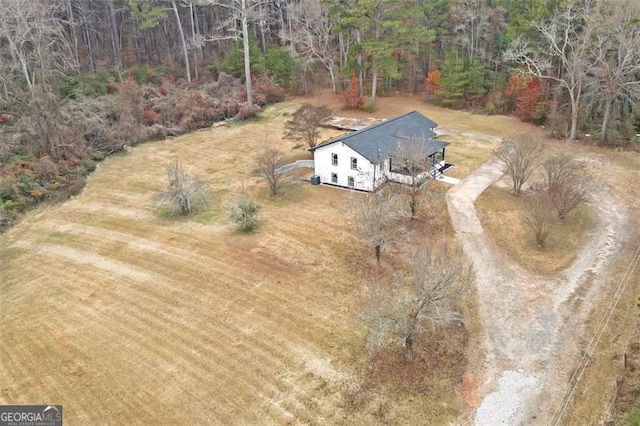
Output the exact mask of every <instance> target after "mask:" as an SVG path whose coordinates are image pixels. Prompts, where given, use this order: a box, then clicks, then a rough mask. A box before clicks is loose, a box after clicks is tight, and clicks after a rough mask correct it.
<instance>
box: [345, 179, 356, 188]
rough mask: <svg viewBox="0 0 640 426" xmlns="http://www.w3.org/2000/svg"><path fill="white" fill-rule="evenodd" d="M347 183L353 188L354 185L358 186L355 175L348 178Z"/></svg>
mask: <svg viewBox="0 0 640 426" xmlns="http://www.w3.org/2000/svg"><path fill="white" fill-rule="evenodd" d="M347 185H349V186H350V187H351V188H353V187H354V186H356V181H355V179H354V178H353V176H349V177H348V178H347Z"/></svg>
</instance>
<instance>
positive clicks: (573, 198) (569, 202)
mask: <svg viewBox="0 0 640 426" xmlns="http://www.w3.org/2000/svg"><path fill="white" fill-rule="evenodd" d="M549 194H550V195H551V200H552V201H553V205H554V207H555V209H556V211H557V212H558V218H559V219H561V220H562V219H564V218H565V217H567V215H568V214H569V213H570V212H571V211H573V210H574V209H575V208H576V207H578V206H579V205H581V204H582V203H584V202H585V200H586V197H587V195H586V194H587V191H586V184H585V181H584V179H582V178H581V177H580V176H575V178H574V179H572V180H567V181H564V182H562V184H561V185H559V186H558V188H557V189H556V190H555V191H553V192H550V193H549Z"/></svg>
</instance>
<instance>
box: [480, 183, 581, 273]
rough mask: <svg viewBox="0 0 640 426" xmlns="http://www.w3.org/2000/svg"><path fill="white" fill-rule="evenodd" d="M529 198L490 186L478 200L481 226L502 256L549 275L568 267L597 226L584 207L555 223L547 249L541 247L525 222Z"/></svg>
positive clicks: (506, 189) (507, 189)
mask: <svg viewBox="0 0 640 426" xmlns="http://www.w3.org/2000/svg"><path fill="white" fill-rule="evenodd" d="M528 198H529V197H528V195H527V194H523V195H521V196H520V197H514V196H513V195H512V194H511V192H510V188H497V187H495V186H493V187H490V188H489V189H487V190H486V191H484V192H483V193H482V195H480V197H478V200H477V201H476V209H477V211H478V216H479V218H480V220H481V221H482V226H483V227H484V228H485V230H486V231H487V232H488V233H489V234H490V235H491V236H492V238H493V240H494V241H495V242H496V243H497V245H498V247H500V249H501V250H502V252H503V253H506V254H507V255H508V256H511V257H512V258H513V259H514V260H515V261H516V262H518V263H519V264H521V265H523V266H524V267H525V268H527V269H528V270H530V271H532V272H535V273H537V274H543V275H549V274H552V273H555V272H558V271H561V270H563V269H565V268H567V267H568V266H569V265H571V263H572V262H573V260H574V258H575V255H576V253H577V252H578V250H579V249H580V247H581V246H582V245H583V244H584V243H585V242H586V240H587V237H588V231H589V230H590V229H591V228H592V227H593V225H594V222H593V218H592V217H591V212H590V209H589V208H588V207H587V206H586V205H581V206H579V207H578V208H577V209H576V210H575V211H572V212H571V213H570V214H569V215H568V216H567V217H566V218H565V219H564V220H562V221H559V222H556V223H554V224H553V225H552V227H551V231H550V234H549V238H548V239H547V242H546V244H545V246H544V247H543V248H539V247H538V246H537V244H536V241H535V237H534V233H533V231H532V230H531V228H530V227H529V226H528V225H527V224H526V222H525V216H526V214H527V208H528V202H529V201H528Z"/></svg>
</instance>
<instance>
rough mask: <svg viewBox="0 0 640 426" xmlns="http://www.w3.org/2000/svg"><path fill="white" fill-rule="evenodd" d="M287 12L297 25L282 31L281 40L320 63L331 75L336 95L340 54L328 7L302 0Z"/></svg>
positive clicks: (290, 4) (288, 7) (312, 1)
mask: <svg viewBox="0 0 640 426" xmlns="http://www.w3.org/2000/svg"><path fill="white" fill-rule="evenodd" d="M287 11H288V12H289V14H290V19H291V21H293V23H294V24H295V25H292V26H290V27H289V31H285V29H284V28H283V29H282V30H281V31H282V38H283V39H284V40H287V41H289V42H290V43H291V45H292V46H293V47H295V49H296V50H297V51H298V52H300V54H301V55H302V56H304V57H305V58H307V60H308V61H309V62H312V63H313V62H316V61H318V62H320V63H321V64H322V65H323V66H324V67H325V68H326V69H327V71H328V72H329V77H330V78H331V88H332V90H333V93H337V91H338V87H337V84H336V80H337V72H338V68H339V67H338V64H337V61H338V52H337V51H336V48H335V35H334V34H333V31H334V26H335V22H334V19H333V18H332V17H331V13H330V11H329V6H328V5H326V4H323V3H321V2H317V1H315V0H302V1H300V2H293V3H289V4H288V6H287ZM292 28H293V29H292Z"/></svg>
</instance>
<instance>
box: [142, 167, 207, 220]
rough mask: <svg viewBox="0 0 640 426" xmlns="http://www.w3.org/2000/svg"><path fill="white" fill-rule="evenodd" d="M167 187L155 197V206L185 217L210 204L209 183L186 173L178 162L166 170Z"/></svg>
mask: <svg viewBox="0 0 640 426" xmlns="http://www.w3.org/2000/svg"><path fill="white" fill-rule="evenodd" d="M167 175H168V178H169V187H168V188H167V189H166V190H164V191H160V192H158V193H157V194H156V196H155V199H154V201H155V203H156V205H157V206H159V207H161V208H164V209H166V210H167V211H168V212H169V213H170V214H180V215H182V216H186V215H188V214H190V213H192V212H193V211H195V210H197V209H200V208H203V207H205V206H207V205H208V204H209V203H210V202H211V191H210V189H209V183H208V182H207V181H204V180H200V179H198V178H196V177H195V176H193V175H191V174H189V173H187V172H186V171H185V170H184V168H183V167H182V165H181V164H180V163H179V162H178V161H174V162H172V163H171V165H170V166H169V167H168V168H167Z"/></svg>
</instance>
